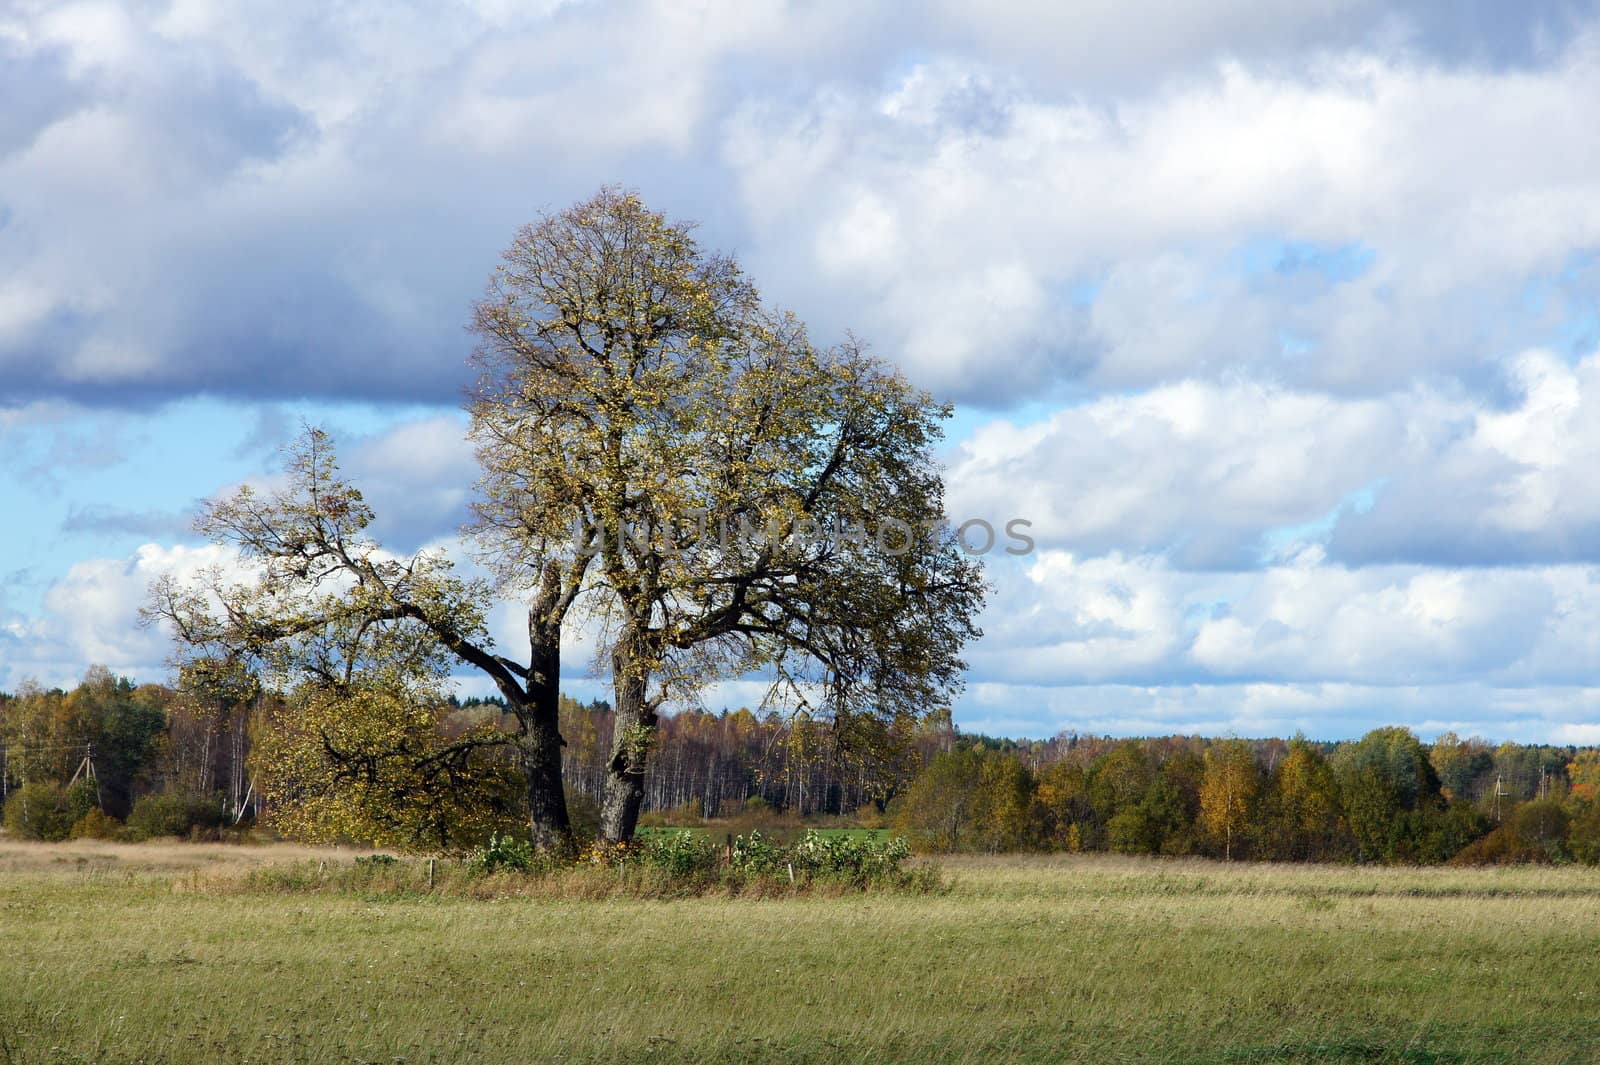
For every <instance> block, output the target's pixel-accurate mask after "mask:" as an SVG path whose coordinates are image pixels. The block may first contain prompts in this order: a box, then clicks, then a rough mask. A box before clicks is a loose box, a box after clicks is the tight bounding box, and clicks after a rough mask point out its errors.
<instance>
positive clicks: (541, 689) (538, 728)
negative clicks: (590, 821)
mask: <svg viewBox="0 0 1600 1065" xmlns="http://www.w3.org/2000/svg"><path fill="white" fill-rule="evenodd" d="M529 636H530V638H531V642H532V644H533V654H532V657H531V658H530V659H529V662H528V666H529V668H528V684H527V689H528V705H527V706H526V707H524V708H523V711H522V713H521V714H519V715H518V717H519V718H520V720H521V723H522V728H523V736H522V743H521V748H522V773H523V777H524V779H525V780H526V782H527V786H528V815H529V818H528V819H529V823H530V828H531V830H532V838H533V845H534V847H536V848H538V849H539V850H558V851H563V852H565V851H570V850H571V849H572V847H573V841H572V823H571V821H570V820H569V819H568V817H567V796H566V792H565V791H564V790H563V788H562V783H561V748H562V746H563V744H564V743H565V742H566V741H564V740H563V739H562V738H561V630H560V629H559V628H556V629H555V630H554V631H541V629H540V627H537V626H531V625H530V626H529Z"/></svg>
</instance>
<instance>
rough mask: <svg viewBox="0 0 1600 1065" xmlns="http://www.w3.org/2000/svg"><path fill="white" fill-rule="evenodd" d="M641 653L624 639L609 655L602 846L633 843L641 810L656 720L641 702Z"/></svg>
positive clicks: (644, 679) (645, 680)
mask: <svg viewBox="0 0 1600 1065" xmlns="http://www.w3.org/2000/svg"><path fill="white" fill-rule="evenodd" d="M642 650H643V649H642V648H641V647H640V646H639V641H638V640H637V639H636V638H633V637H630V636H627V635H624V637H623V638H622V639H620V640H618V641H617V647H616V650H615V651H613V652H612V655H611V669H612V684H613V688H614V692H615V698H616V716H615V718H614V719H613V724H612V729H611V758H610V760H609V761H608V762H607V763H606V794H605V801H604V802H603V803H602V804H601V807H600V834H601V836H603V837H604V838H605V840H606V842H607V843H627V842H630V841H631V840H632V839H633V833H634V829H635V828H637V827H638V825H639V809H640V807H641V806H643V804H644V771H645V765H646V763H647V761H648V759H649V754H650V744H651V742H652V741H653V740H654V739H655V733H656V714H655V711H654V710H653V709H652V708H651V707H650V706H649V704H648V702H647V700H646V691H647V688H648V685H649V682H650V674H649V671H648V669H647V667H646V666H645V664H644V663H645V656H644V654H643V653H642Z"/></svg>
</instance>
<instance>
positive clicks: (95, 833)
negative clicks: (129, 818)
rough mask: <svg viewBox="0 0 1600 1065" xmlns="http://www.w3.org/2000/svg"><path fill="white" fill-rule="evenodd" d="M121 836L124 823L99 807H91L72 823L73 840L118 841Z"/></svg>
mask: <svg viewBox="0 0 1600 1065" xmlns="http://www.w3.org/2000/svg"><path fill="white" fill-rule="evenodd" d="M121 834H122V822H121V821H118V820H117V819H116V818H115V817H112V816H111V815H110V814H108V813H106V812H105V811H104V810H102V809H100V807H98V806H91V807H89V809H88V811H87V812H85V813H84V815H83V816H82V817H80V818H78V819H77V820H76V821H74V822H73V823H72V838H73V839H116V838H117V836H119V835H121Z"/></svg>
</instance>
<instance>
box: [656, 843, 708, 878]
mask: <svg viewBox="0 0 1600 1065" xmlns="http://www.w3.org/2000/svg"><path fill="white" fill-rule="evenodd" d="M641 856H642V858H643V860H644V862H645V863H646V864H647V865H651V866H654V867H655V868H657V869H660V870H661V871H662V872H664V873H666V874H667V875H669V876H672V877H676V878H683V879H689V878H692V877H695V876H698V875H702V874H708V873H712V872H714V871H715V870H716V851H715V849H714V848H713V847H712V845H711V844H710V843H709V842H708V841H707V840H705V839H703V838H702V837H700V836H699V835H697V834H695V833H693V832H663V833H661V834H659V835H653V836H651V837H650V838H649V839H648V840H646V841H645V845H644V849H643V850H642V851H641Z"/></svg>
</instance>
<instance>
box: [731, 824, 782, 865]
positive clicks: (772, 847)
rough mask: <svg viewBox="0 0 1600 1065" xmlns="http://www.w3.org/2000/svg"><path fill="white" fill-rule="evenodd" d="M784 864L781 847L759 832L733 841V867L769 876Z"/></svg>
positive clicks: (752, 832) (753, 832) (753, 831)
mask: <svg viewBox="0 0 1600 1065" xmlns="http://www.w3.org/2000/svg"><path fill="white" fill-rule="evenodd" d="M783 866H784V852H783V848H782V847H780V846H778V844H777V843H775V842H774V841H773V840H771V839H769V838H768V837H766V836H763V835H762V834H761V833H760V832H757V831H755V830H754V829H752V830H751V832H750V834H749V835H748V836H740V837H738V838H737V839H735V840H734V841H733V867H734V868H735V869H737V870H738V871H739V872H741V873H744V874H746V875H753V876H771V875H773V874H774V873H776V872H777V871H778V870H779V869H781V868H783Z"/></svg>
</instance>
